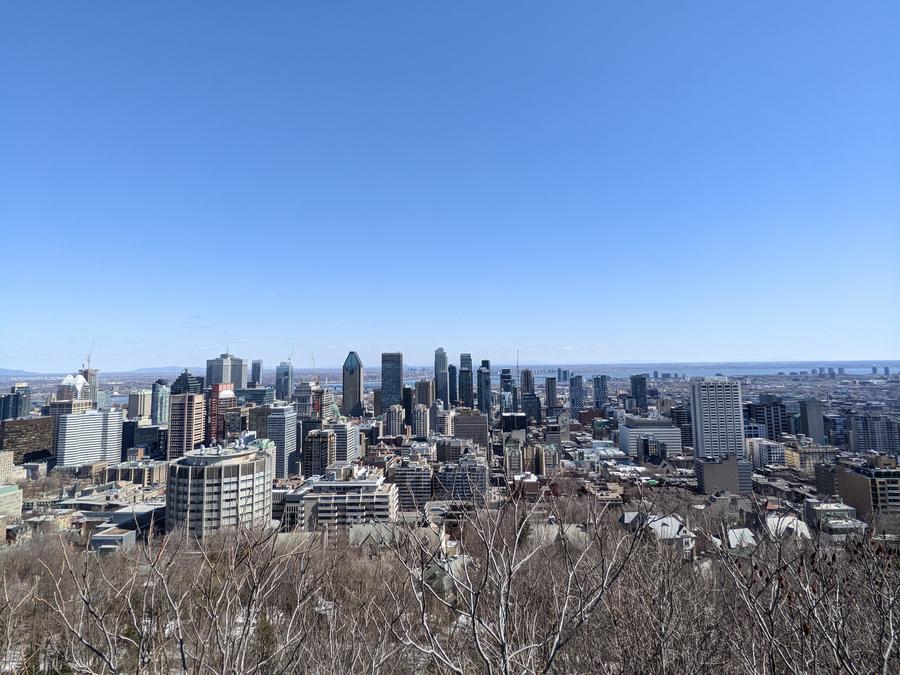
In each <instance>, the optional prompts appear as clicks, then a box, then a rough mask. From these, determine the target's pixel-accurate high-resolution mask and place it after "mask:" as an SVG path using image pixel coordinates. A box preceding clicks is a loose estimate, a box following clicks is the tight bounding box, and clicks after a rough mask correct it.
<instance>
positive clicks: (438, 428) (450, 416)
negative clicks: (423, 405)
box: [430, 401, 456, 436]
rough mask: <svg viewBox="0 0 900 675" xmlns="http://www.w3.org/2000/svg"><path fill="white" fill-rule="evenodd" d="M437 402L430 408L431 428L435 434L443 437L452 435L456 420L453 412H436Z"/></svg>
mask: <svg viewBox="0 0 900 675" xmlns="http://www.w3.org/2000/svg"><path fill="white" fill-rule="evenodd" d="M437 407H438V401H435V402H434V403H433V404H432V406H431V411H430V412H431V419H432V420H433V422H432V425H431V428H432V429H433V430H434V432H435V433H438V434H441V435H443V436H452V435H453V426H454V422H455V420H456V411H455V410H437Z"/></svg>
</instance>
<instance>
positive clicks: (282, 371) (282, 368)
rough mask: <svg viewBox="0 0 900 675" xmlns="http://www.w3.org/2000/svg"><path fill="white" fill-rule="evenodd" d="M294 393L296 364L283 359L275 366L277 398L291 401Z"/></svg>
mask: <svg viewBox="0 0 900 675" xmlns="http://www.w3.org/2000/svg"><path fill="white" fill-rule="evenodd" d="M293 393H294V364H293V363H291V362H290V361H282V362H281V363H279V364H278V365H277V366H275V398H276V399H278V400H279V401H290V400H291V396H292V395H293Z"/></svg>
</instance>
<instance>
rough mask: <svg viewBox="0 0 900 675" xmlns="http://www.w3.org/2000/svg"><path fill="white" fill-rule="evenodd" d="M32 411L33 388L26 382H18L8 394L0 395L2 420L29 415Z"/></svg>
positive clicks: (0, 419) (0, 415)
mask: <svg viewBox="0 0 900 675" xmlns="http://www.w3.org/2000/svg"><path fill="white" fill-rule="evenodd" d="M30 412H31V389H30V388H29V387H28V385H27V384H25V383H24V382H17V383H16V384H14V385H13V386H12V387H10V390H9V393H8V394H3V396H0V421H2V420H15V419H19V418H20V417H28V414H29V413H30Z"/></svg>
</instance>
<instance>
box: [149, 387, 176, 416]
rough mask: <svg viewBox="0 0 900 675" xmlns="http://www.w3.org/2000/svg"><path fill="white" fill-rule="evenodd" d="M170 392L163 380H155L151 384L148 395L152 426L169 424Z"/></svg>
mask: <svg viewBox="0 0 900 675" xmlns="http://www.w3.org/2000/svg"><path fill="white" fill-rule="evenodd" d="M170 396H171V390H170V389H169V383H168V382H166V381H165V380H157V381H156V382H154V383H153V388H152V389H151V394H150V419H151V420H152V422H153V424H168V423H169V397H170Z"/></svg>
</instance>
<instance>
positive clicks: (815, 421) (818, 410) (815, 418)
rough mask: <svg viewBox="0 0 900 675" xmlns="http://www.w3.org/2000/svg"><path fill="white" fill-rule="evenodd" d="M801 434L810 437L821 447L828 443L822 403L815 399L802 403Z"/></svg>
mask: <svg viewBox="0 0 900 675" xmlns="http://www.w3.org/2000/svg"><path fill="white" fill-rule="evenodd" d="M800 433H801V434H803V435H804V436H809V437H810V438H811V439H813V440H814V441H815V442H816V443H818V444H819V445H824V444H825V443H826V441H827V439H826V438H825V415H824V414H823V412H822V401H820V400H818V399H815V398H807V399H803V400H801V401H800Z"/></svg>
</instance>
